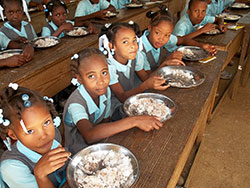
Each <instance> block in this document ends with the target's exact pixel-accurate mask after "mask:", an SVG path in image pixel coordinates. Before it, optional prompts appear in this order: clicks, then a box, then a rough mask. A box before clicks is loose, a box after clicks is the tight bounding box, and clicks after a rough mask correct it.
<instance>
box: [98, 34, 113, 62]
mask: <svg viewBox="0 0 250 188" xmlns="http://www.w3.org/2000/svg"><path fill="white" fill-rule="evenodd" d="M103 48H104V50H106V51H107V53H108V58H112V57H113V56H112V54H111V51H110V48H109V40H108V37H107V35H106V34H104V35H102V36H101V37H100V38H99V50H101V51H103V50H102V49H103Z"/></svg>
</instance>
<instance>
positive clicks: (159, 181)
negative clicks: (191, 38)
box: [64, 52, 227, 188]
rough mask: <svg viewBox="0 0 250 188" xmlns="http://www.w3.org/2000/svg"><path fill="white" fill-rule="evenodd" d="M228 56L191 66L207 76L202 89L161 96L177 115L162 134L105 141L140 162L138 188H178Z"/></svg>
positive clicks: (135, 132)
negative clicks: (174, 104)
mask: <svg viewBox="0 0 250 188" xmlns="http://www.w3.org/2000/svg"><path fill="white" fill-rule="evenodd" d="M226 56H227V53H226V52H219V53H218V54H217V59H216V60H214V61H212V62H210V63H207V64H199V63H191V64H188V65H190V66H192V67H195V68H197V69H198V70H200V71H202V72H203V73H204V74H205V76H206V80H205V82H204V83H203V84H202V85H200V86H198V87H196V88H192V89H177V88H169V89H167V90H166V91H163V92H160V93H162V94H164V95H166V96H168V97H170V98H171V99H173V101H174V102H175V103H176V105H177V113H176V115H175V116H174V118H172V119H170V120H168V121H166V122H165V125H164V126H163V127H162V128H161V129H160V130H159V131H152V132H149V133H146V132H143V131H141V130H139V129H136V128H134V129H131V130H128V131H125V132H123V133H120V134H117V135H115V136H112V137H110V138H108V139H106V140H105V141H104V142H110V143H115V144H119V145H122V146H124V147H126V148H128V149H129V150H130V151H132V152H133V153H134V154H135V156H136V157H137V159H138V160H139V164H140V178H139V180H138V182H137V184H136V185H135V188H164V187H167V188H174V187H175V185H176V183H177V181H178V179H179V176H180V174H181V172H182V169H183V167H184V165H185V163H186V161H187V158H188V156H189V153H190V151H191V149H192V147H193V145H194V143H195V140H196V139H198V142H199V141H200V140H201V138H202V134H203V132H204V129H205V126H206V121H207V116H208V113H209V109H210V106H211V105H212V102H211V101H213V98H214V97H215V93H216V89H217V88H216V87H217V84H216V83H217V82H218V80H219V78H220V70H221V68H222V65H223V63H224V60H225V58H226ZM64 188H68V185H64Z"/></svg>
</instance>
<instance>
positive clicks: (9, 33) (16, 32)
mask: <svg viewBox="0 0 250 188" xmlns="http://www.w3.org/2000/svg"><path fill="white" fill-rule="evenodd" d="M25 3H26V2H24V4H25ZM2 7H3V9H4V14H5V16H6V18H7V20H8V21H7V22H5V23H4V25H3V26H2V27H1V28H0V46H1V47H2V48H4V49H6V48H13V46H11V43H10V41H11V40H12V41H16V42H19V47H18V48H21V46H22V45H24V43H26V42H27V41H28V40H32V39H34V38H36V37H37V36H36V33H35V31H34V28H33V27H32V25H31V24H30V23H28V22H25V21H23V14H24V10H23V9H24V8H23V3H22V1H21V0H3V1H2Z"/></svg>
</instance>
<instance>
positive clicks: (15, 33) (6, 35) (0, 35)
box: [0, 21, 37, 49]
mask: <svg viewBox="0 0 250 188" xmlns="http://www.w3.org/2000/svg"><path fill="white" fill-rule="evenodd" d="M27 31H28V33H27ZM19 36H20V37H25V38H27V39H29V40H32V39H34V38H36V37H37V35H36V33H35V30H34V28H33V27H32V25H31V24H30V23H28V22H25V21H22V22H21V31H19V30H17V29H16V28H14V27H12V26H11V25H10V24H9V22H5V23H4V25H3V26H2V27H1V29H0V46H1V47H2V48H3V49H6V48H7V47H8V45H9V43H10V41H11V40H14V39H15V38H17V37H19Z"/></svg>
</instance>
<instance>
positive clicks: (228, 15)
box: [216, 13, 242, 22]
mask: <svg viewBox="0 0 250 188" xmlns="http://www.w3.org/2000/svg"><path fill="white" fill-rule="evenodd" d="M216 17H223V18H224V20H225V21H229V22H230V21H231V22H232V21H238V20H239V19H240V18H241V17H242V16H241V15H240V14H231V13H221V14H218V15H217V16H216Z"/></svg>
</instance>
